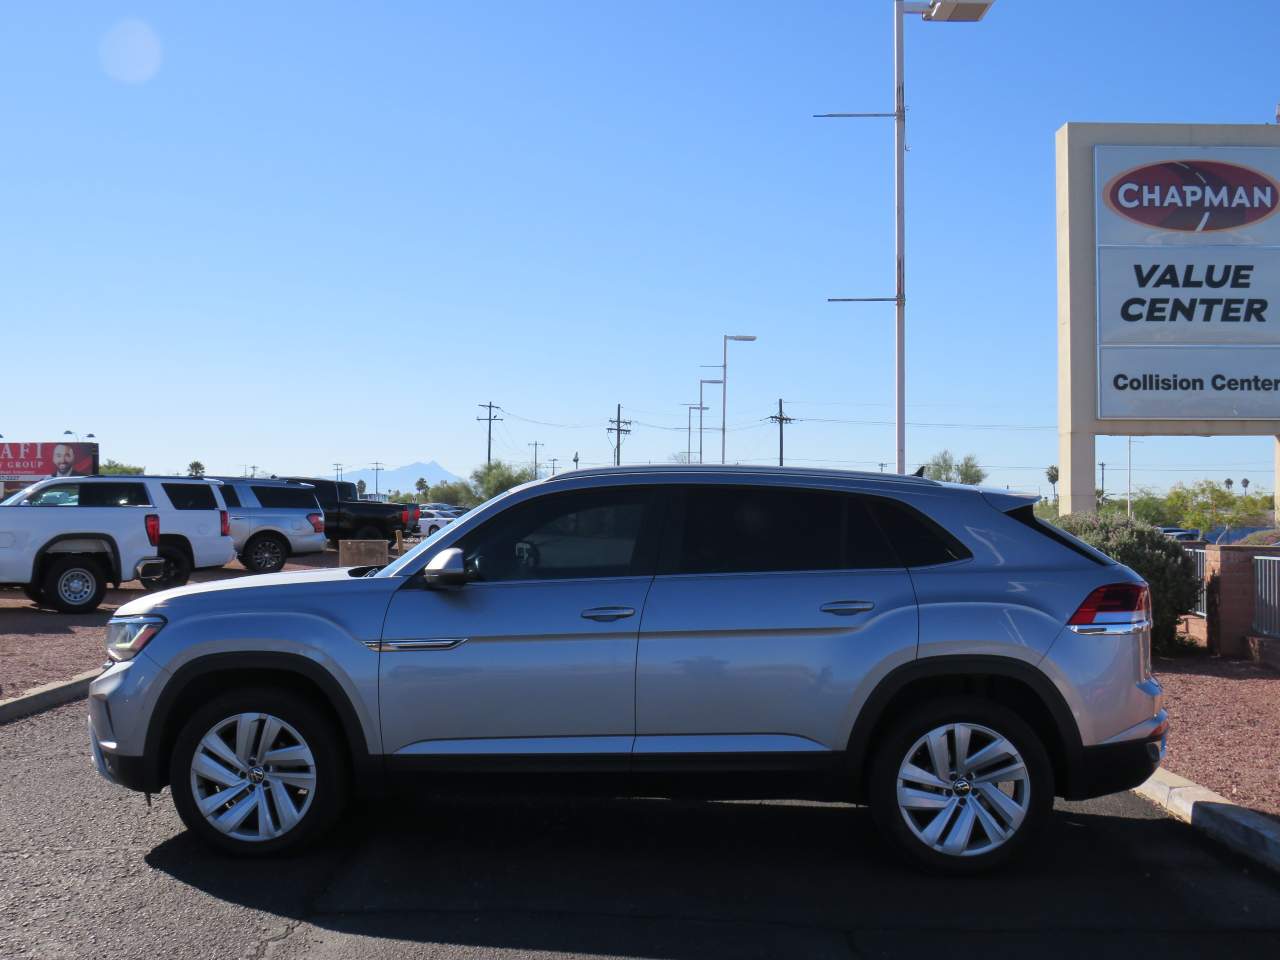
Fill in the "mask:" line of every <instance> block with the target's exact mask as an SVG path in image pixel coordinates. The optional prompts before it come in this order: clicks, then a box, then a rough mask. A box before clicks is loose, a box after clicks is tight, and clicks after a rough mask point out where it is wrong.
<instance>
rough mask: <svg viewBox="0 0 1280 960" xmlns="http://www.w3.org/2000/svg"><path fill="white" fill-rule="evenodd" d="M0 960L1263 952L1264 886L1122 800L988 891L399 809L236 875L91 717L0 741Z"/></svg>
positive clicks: (1049, 842)
mask: <svg viewBox="0 0 1280 960" xmlns="http://www.w3.org/2000/svg"><path fill="white" fill-rule="evenodd" d="M0 771H2V773H3V777H2V779H0V957H3V958H5V960H19V958H24V960H25V958H40V960H45V958H94V960H114V958H132V957H137V958H143V957H146V958H153V957H175V958H192V960H195V958H199V960H218V958H224V957H226V958H237V960H238V958H246V957H251V958H259V957H262V958H273V960H301V958H308V960H310V958H316V960H340V958H342V960H345V958H354V957H360V958H364V957H369V958H387V960H390V958H396V960H400V958H405V960H415V958H425V957H447V958H478V957H499V958H511V957H652V958H670V960H703V958H717V957H733V958H757V957H784V958H807V957H816V958H828V957H829V958H847V957H915V956H925V955H929V956H943V957H946V958H947V960H958V958H966V957H971V956H972V957H978V956H981V957H983V958H985V960H998V958H1002V957H1015V956H1016V957H1035V958H1037V960H1041V958H1055V957H1064V958H1065V957H1071V958H1077V957H1081V956H1086V955H1087V956H1088V957H1089V958H1090V960H1100V958H1106V957H1121V956H1123V957H1126V958H1132V957H1135V956H1160V957H1162V958H1168V957H1207V956H1222V957H1227V956H1229V957H1233V958H1236V957H1254V956H1256V957H1267V958H1269V960H1275V958H1276V957H1277V956H1280V878H1277V877H1276V876H1274V875H1272V874H1269V873H1267V872H1266V871H1265V870H1262V869H1261V868H1257V867H1255V866H1253V865H1251V864H1250V863H1249V862H1247V861H1245V860H1242V859H1239V858H1237V857H1234V856H1231V855H1230V854H1227V853H1225V852H1223V851H1220V850H1219V849H1218V848H1216V847H1215V846H1214V845H1213V844H1212V843H1211V842H1209V841H1208V840H1206V839H1204V838H1203V837H1201V836H1199V835H1198V834H1196V833H1194V832H1193V831H1191V830H1190V829H1189V828H1187V827H1186V826H1184V825H1183V824H1180V823H1177V822H1175V821H1172V820H1168V819H1166V818H1165V817H1164V816H1163V815H1162V814H1160V812H1159V811H1157V810H1156V808H1155V807H1153V806H1151V805H1149V804H1147V803H1146V802H1145V801H1143V800H1141V799H1139V798H1138V797H1135V796H1134V795H1132V794H1121V795H1117V796H1114V797H1108V798H1104V799H1102V800H1094V801H1090V802H1088V803H1059V805H1058V808H1057V811H1056V813H1055V815H1054V818H1053V821H1052V824H1051V826H1050V829H1049V830H1048V831H1047V832H1046V836H1045V837H1044V839H1043V843H1042V844H1041V845H1040V847H1039V848H1038V850H1037V851H1036V855H1035V856H1034V857H1032V858H1030V859H1028V860H1026V861H1024V862H1023V863H1021V864H1019V865H1017V866H1015V867H1013V868H1010V869H1008V870H1006V871H1004V872H1003V873H1000V874H997V875H994V876H986V877H981V878H974V879H965V880H953V879H943V878H937V877H929V876H922V875H920V874H917V873H914V872H912V871H911V870H909V869H907V868H905V867H904V866H902V865H901V864H900V863H898V862H897V861H896V860H895V859H894V857H893V856H892V854H891V853H889V852H887V851H886V850H885V849H883V848H882V846H881V844H880V842H879V840H878V838H877V837H876V835H875V830H874V827H873V825H872V823H871V819H870V817H869V815H868V814H867V812H866V811H865V810H862V809H859V808H856V807H843V806H824V805H817V804H798V803H673V802H669V801H662V800H576V801H575V800H555V799H551V798H539V799H529V798H522V797H520V796H515V795H509V796H494V797H486V798H484V799H480V800H476V799H470V800H441V799H426V798H422V799H419V798H414V797H403V798H399V799H397V800H394V801H387V802H383V803H380V804H379V805H377V806H376V807H372V806H365V807H362V808H359V809H356V810H354V811H353V812H352V815H351V817H350V818H349V819H348V821H347V823H346V825H345V826H344V827H343V828H342V829H341V830H340V831H339V832H338V834H337V835H335V836H333V837H332V838H331V840H330V841H329V843H327V844H326V845H325V846H323V847H321V848H319V849H317V850H315V851H313V852H311V853H308V854H306V855H303V856H298V857H293V858H288V859H279V860H269V861H259V862H252V863H249V862H243V861H235V860H230V859H227V858H225V857H221V856H219V855H216V854H213V853H211V852H209V851H208V850H207V849H205V848H204V847H202V846H201V845H199V844H198V843H197V842H195V841H194V840H193V839H192V838H190V837H189V836H187V834H186V833H185V832H184V831H183V829H182V826H181V824H180V822H179V821H178V818H177V815H176V814H175V813H174V810H173V805H172V804H171V803H170V801H169V798H168V796H167V794H166V795H162V796H160V797H156V798H153V805H152V806H151V807H150V808H148V807H147V805H146V803H145V801H144V800H143V798H142V796H141V795H139V794H133V793H130V792H128V791H125V790H122V789H119V788H117V787H113V786H111V785H110V784H108V783H106V782H105V781H103V780H101V779H100V778H99V777H98V776H97V774H96V773H95V772H94V771H93V768H92V765H91V763H90V760H89V751H88V744H87V733H86V729H85V720H84V704H83V702H81V703H75V704H71V705H69V706H66V707H62V708H59V709H58V710H54V711H51V712H49V713H45V714H41V715H38V716H35V717H30V718H27V719H25V720H19V721H16V722H13V723H10V724H6V725H3V726H0Z"/></svg>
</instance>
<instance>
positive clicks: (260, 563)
mask: <svg viewBox="0 0 1280 960" xmlns="http://www.w3.org/2000/svg"><path fill="white" fill-rule="evenodd" d="M288 559H289V543H288V541H286V540H285V539H284V537H282V536H280V535H279V534H278V533H258V534H255V535H254V536H252V537H250V538H249V542H248V543H246V544H245V545H244V552H243V553H241V554H240V562H241V563H242V564H244V567H245V569H246V570H252V571H253V572H254V573H275V572H277V571H278V570H280V569H282V568H283V567H284V565H285V561H286V560H288Z"/></svg>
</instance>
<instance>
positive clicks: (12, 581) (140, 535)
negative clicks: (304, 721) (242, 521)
mask: <svg viewBox="0 0 1280 960" xmlns="http://www.w3.org/2000/svg"><path fill="white" fill-rule="evenodd" d="M218 486H219V484H218V483H217V481H210V480H203V479H200V478H196V477H144V476H113V477H57V478H50V479H48V480H41V481H40V482H38V483H35V484H32V485H31V486H29V487H27V488H26V489H25V490H21V491H19V492H18V493H15V494H14V495H13V496H11V497H9V498H8V499H7V500H5V501H3V503H0V584H9V585H12V586H18V587H21V588H22V590H23V592H25V593H26V595H27V596H28V597H29V598H30V599H31V600H33V601H34V602H36V603H38V604H42V605H46V606H50V607H54V608H55V609H57V610H61V611H63V612H64V613H83V612H86V611H89V610H93V609H95V608H97V606H98V605H99V604H100V603H101V602H102V597H103V595H104V594H105V593H106V589H107V585H108V584H115V585H117V586H118V585H119V584H121V583H123V582H124V581H127V580H133V579H138V580H141V581H142V583H143V585H144V586H146V587H148V589H159V588H166V587H171V586H178V585H180V584H181V583H185V582H186V578H187V575H188V574H189V573H190V571H191V570H192V569H193V568H199V567H215V566H222V565H223V564H225V563H226V562H227V561H229V560H230V559H231V557H232V556H233V555H234V553H235V547H234V545H233V543H232V539H231V535H230V528H229V522H228V518H227V511H226V507H225V504H224V503H223V501H222V498H221V496H220V495H219V493H218V490H217V487H218Z"/></svg>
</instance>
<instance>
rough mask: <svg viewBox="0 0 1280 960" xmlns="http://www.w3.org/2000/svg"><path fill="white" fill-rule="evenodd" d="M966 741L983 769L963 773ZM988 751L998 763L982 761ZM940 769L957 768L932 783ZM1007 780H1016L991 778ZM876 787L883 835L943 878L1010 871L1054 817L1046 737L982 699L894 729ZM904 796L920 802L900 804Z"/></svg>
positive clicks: (900, 722)
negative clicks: (938, 750) (1007, 866)
mask: <svg viewBox="0 0 1280 960" xmlns="http://www.w3.org/2000/svg"><path fill="white" fill-rule="evenodd" d="M966 731H967V732H966ZM939 733H940V734H941V744H942V745H944V746H945V756H941V755H935V751H934V749H932V745H931V743H930V737H931V735H932V736H935V737H936V736H937V735H938V734H939ZM957 737H959V738H960V739H961V740H963V739H966V738H967V739H968V742H969V747H968V749H967V750H966V751H964V752H965V755H966V756H967V758H968V760H970V761H972V760H973V759H978V760H979V764H978V765H977V766H976V767H969V769H967V770H965V769H959V770H957V769H956V767H957V764H956V758H957V754H958V753H960V750H958V749H957ZM1000 743H1003V744H1005V747H1000V746H999V744H1000ZM988 747H989V748H990V756H991V759H989V760H987V761H986V762H983V761H982V757H981V756H980V755H981V754H982V753H983V752H984V751H985V750H986V749H987V748H988ZM1010 751H1012V754H1011V753H1010ZM939 760H945V763H946V764H947V765H948V769H947V772H946V775H945V776H943V777H940V778H937V777H935V778H934V782H933V783H931V782H930V779H929V777H930V775H933V774H934V773H935V771H936V770H937V768H938V766H939V763H938V761H939ZM1018 760H1020V761H1021V764H1020V766H1019V765H1018V763H1017V761H1018ZM908 763H913V767H912V769H911V770H907V769H906V766H907V764H908ZM966 766H968V764H966ZM1001 771H1003V772H1006V773H1009V774H1010V778H1009V779H1007V780H1006V779H1000V780H996V781H994V782H993V781H991V780H989V779H987V778H989V777H990V776H991V774H993V773H997V772H1001ZM904 773H905V774H906V776H905V777H904V776H903V774H904ZM869 787H870V789H869V793H870V799H871V812H872V816H873V817H874V818H875V822H876V825H877V826H878V827H879V832H880V833H881V835H882V836H884V837H887V838H888V839H889V840H891V841H892V842H893V844H894V845H895V846H896V847H897V848H898V849H899V850H900V851H901V852H902V853H904V854H906V856H907V857H908V858H909V859H910V860H912V861H913V862H914V863H915V864H917V865H918V866H921V867H924V868H925V869H927V870H930V871H933V872H936V873H946V874H973V873H980V872H982V871H984V870H990V869H993V868H995V867H998V866H1000V865H1001V864H1004V863H1007V862H1008V861H1009V860H1011V859H1013V858H1014V857H1016V856H1017V855H1018V854H1019V853H1021V852H1022V851H1023V850H1025V849H1026V847H1027V845H1028V844H1029V843H1030V842H1031V841H1032V839H1033V838H1034V836H1035V834H1036V833H1037V832H1038V831H1039V830H1040V829H1041V828H1042V827H1043V826H1044V823H1045V821H1046V820H1047V819H1048V817H1049V813H1050V811H1051V810H1052V808H1053V791H1054V785H1053V768H1052V766H1051V764H1050V762H1049V755H1048V753H1047V752H1046V750H1045V747H1044V744H1043V743H1041V741H1040V738H1039V737H1038V736H1037V735H1036V733H1035V732H1034V731H1033V730H1032V729H1031V728H1030V727H1029V726H1028V725H1027V724H1026V723H1024V722H1023V721H1022V720H1021V719H1020V718H1019V717H1018V716H1017V714H1015V713H1013V711H1011V710H1008V709H1006V708H1005V707H1003V706H1001V705H1000V704H998V703H993V702H992V701H989V700H983V699H981V698H978V697H954V698H946V699H942V700H937V701H934V702H931V703H922V704H920V705H919V706H917V707H914V708H912V709H910V710H909V711H907V712H906V713H905V714H903V715H900V716H899V717H898V718H896V719H895V720H893V721H891V723H890V725H889V726H888V727H887V728H886V729H884V730H883V736H882V742H881V743H880V744H879V745H878V749H877V750H876V754H875V756H874V758H873V760H872V765H871V782H870V784H869ZM900 787H901V788H902V789H903V790H910V791H911V793H910V794H902V795H900V793H899V788H900ZM997 794H998V795H999V796H997V797H996V799H995V800H993V799H992V797H993V796H995V795H997ZM1001 798H1003V799H1001ZM989 827H990V829H988V828H989ZM931 830H932V834H931ZM1002 835H1003V836H1002ZM962 844H963V846H962ZM947 848H950V849H947Z"/></svg>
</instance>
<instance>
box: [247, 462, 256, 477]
mask: <svg viewBox="0 0 1280 960" xmlns="http://www.w3.org/2000/svg"><path fill="white" fill-rule="evenodd" d="M257 475H258V465H257V464H256V463H251V464H249V476H250V477H256V476H257Z"/></svg>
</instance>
